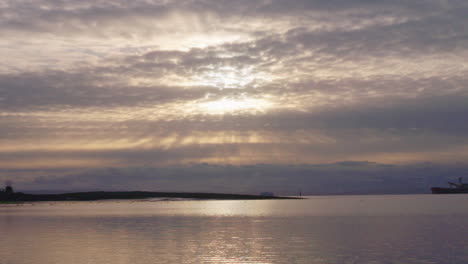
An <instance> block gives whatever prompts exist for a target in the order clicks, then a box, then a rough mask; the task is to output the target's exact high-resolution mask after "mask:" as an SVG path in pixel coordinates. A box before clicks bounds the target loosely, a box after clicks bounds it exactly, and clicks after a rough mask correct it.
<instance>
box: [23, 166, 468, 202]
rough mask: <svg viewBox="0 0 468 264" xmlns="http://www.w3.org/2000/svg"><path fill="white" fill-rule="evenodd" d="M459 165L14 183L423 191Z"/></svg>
mask: <svg viewBox="0 0 468 264" xmlns="http://www.w3.org/2000/svg"><path fill="white" fill-rule="evenodd" d="M466 169H467V168H466V166H464V165H451V166H446V165H437V164H431V163H426V164H413V165H400V166H396V165H386V164H378V163H369V162H350V161H348V162H341V163H335V164H315V165H314V164H310V165H288V166H284V165H274V164H258V165H249V166H235V165H210V164H192V165H185V166H172V167H171V166H170V167H160V168H154V167H133V168H120V169H119V168H107V169H98V170H88V171H85V172H78V173H75V174H72V175H68V176H67V177H60V176H54V175H53V174H49V175H42V176H36V177H32V178H25V179H21V180H19V181H17V185H18V189H21V188H23V189H30V190H34V189H36V190H37V189H41V188H51V189H56V190H64V191H66V190H70V186H73V187H74V188H81V189H89V188H92V189H101V190H133V189H139V190H151V191H192V192H197V191H200V192H234V193H259V192H261V191H273V192H275V193H277V194H283V195H284V194H289V195H297V194H298V192H299V190H302V193H303V194H306V195H307V194H308V195H313V194H330V193H335V194H339V193H348V194H349V193H361V194H363V193H428V192H429V188H430V187H431V186H445V185H446V181H447V180H453V179H454V178H456V177H458V176H459V175H461V174H463V172H464V171H466Z"/></svg>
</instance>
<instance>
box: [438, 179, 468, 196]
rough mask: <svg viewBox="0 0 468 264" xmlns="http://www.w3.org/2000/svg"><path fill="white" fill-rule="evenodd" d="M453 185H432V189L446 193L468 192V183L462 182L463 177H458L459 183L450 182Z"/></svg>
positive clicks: (439, 192)
mask: <svg viewBox="0 0 468 264" xmlns="http://www.w3.org/2000/svg"><path fill="white" fill-rule="evenodd" d="M448 184H449V185H450V186H452V187H450V188H442V187H432V188H431V191H432V193H435V194H444V193H468V184H466V183H463V182H462V178H461V177H460V178H458V183H454V182H448Z"/></svg>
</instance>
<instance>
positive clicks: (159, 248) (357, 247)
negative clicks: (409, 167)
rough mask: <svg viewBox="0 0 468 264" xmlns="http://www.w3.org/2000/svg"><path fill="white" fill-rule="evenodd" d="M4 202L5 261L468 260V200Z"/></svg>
mask: <svg viewBox="0 0 468 264" xmlns="http://www.w3.org/2000/svg"><path fill="white" fill-rule="evenodd" d="M308 198H309V199H305V200H268V201H162V200H157V199H155V200H144V201H142V200H139V201H100V202H52V203H49V202H42V203H29V204H21V205H11V204H9V205H0V263H1V264H28V263H34V264H36V263H41V264H42V263H44V264H55V263H61V264H62V263H67V264H85V263H86V264H90V263H99V264H105V263H109V264H110V263H112V264H120V263H122V264H123V263H145V264H146V263H307V264H311V263H312V264H314V263H320V264H323V263H337V264H338V263H339V264H342V263H372V264H379V263H401V264H412V263H420V264H423V263H424V264H428V263H441V264H442V263H443V264H466V263H468V195H378V196H374V195H366V196H320V197H308Z"/></svg>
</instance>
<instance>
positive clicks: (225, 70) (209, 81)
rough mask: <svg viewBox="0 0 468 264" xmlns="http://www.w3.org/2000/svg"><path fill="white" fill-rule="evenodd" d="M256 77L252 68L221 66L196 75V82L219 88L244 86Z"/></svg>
mask: <svg viewBox="0 0 468 264" xmlns="http://www.w3.org/2000/svg"><path fill="white" fill-rule="evenodd" d="M255 79H256V75H255V74H254V73H253V72H252V69H250V68H243V69H236V68H234V67H229V66H225V67H219V68H216V69H213V70H210V71H207V72H205V73H204V74H201V75H199V76H198V77H195V80H196V83H197V84H199V85H200V84H201V85H209V86H214V87H217V88H218V89H221V90H222V89H239V88H244V87H245V86H247V85H249V84H250V83H252V82H253V81H254V80H255Z"/></svg>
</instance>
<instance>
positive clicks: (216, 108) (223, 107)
mask: <svg viewBox="0 0 468 264" xmlns="http://www.w3.org/2000/svg"><path fill="white" fill-rule="evenodd" d="M198 106H199V109H200V110H201V111H202V112H203V113H206V114H213V115H220V114H227V113H259V112H264V111H265V110H267V109H268V108H269V107H270V106H271V103H270V102H269V101H267V100H265V99H257V98H239V99H234V98H227V97H224V98H222V99H219V100H214V101H208V102H201V103H200V104H199V105H198Z"/></svg>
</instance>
